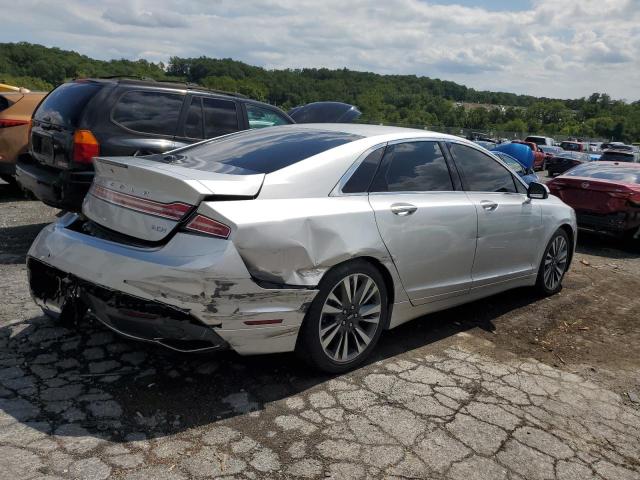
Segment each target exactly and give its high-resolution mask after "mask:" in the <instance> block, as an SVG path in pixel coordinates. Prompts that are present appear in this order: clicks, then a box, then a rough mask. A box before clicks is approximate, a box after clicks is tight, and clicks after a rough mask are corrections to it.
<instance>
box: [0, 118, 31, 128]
mask: <svg viewBox="0 0 640 480" xmlns="http://www.w3.org/2000/svg"><path fill="white" fill-rule="evenodd" d="M28 123H29V120H13V119H11V118H0V128H10V127H19V126H20V125H26V124H28Z"/></svg>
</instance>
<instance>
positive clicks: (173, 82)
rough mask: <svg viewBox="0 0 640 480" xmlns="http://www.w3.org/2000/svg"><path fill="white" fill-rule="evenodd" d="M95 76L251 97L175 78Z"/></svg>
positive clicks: (100, 78)
mask: <svg viewBox="0 0 640 480" xmlns="http://www.w3.org/2000/svg"><path fill="white" fill-rule="evenodd" d="M93 78H96V79H98V80H133V81H137V82H145V83H148V84H154V83H166V84H171V85H176V86H182V87H186V88H188V89H191V90H198V91H201V92H211V93H218V94H220V95H228V96H230V97H237V98H249V97H247V96H246V95H243V94H241V93H237V92H227V91H225V90H218V89H216V88H207V87H203V86H202V85H198V84H197V83H192V82H181V81H179V80H173V79H170V78H166V79H159V80H158V79H155V78H150V77H141V76H137V75H102V76H100V77H93ZM76 80H77V79H76Z"/></svg>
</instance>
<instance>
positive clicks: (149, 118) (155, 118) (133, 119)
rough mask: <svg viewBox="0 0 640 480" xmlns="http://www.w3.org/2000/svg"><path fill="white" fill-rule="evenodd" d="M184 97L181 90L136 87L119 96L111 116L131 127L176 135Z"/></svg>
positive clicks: (117, 121)
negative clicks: (166, 90) (175, 91)
mask: <svg viewBox="0 0 640 480" xmlns="http://www.w3.org/2000/svg"><path fill="white" fill-rule="evenodd" d="M183 100H184V96H183V95H181V94H178V93H166V92H145V91H138V90H133V91H130V92H127V93H125V94H124V95H122V96H121V97H120V99H119V100H118V103H117V104H116V106H115V107H114V109H113V112H112V114H111V118H112V119H113V121H114V122H116V123H117V124H119V125H121V126H123V127H125V128H128V129H129V130H133V131H136V132H142V133H152V134H155V135H166V136H173V135H175V133H176V128H177V127H178V117H179V116H180V109H181V108H182V102H183Z"/></svg>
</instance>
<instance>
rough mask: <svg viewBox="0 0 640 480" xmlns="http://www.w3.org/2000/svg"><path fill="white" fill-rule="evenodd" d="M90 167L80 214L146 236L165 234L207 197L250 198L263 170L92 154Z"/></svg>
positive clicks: (151, 239)
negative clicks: (228, 169) (230, 170)
mask: <svg viewBox="0 0 640 480" xmlns="http://www.w3.org/2000/svg"><path fill="white" fill-rule="evenodd" d="M94 168H95V171H96V175H95V177H94V180H93V185H92V187H91V190H90V191H89V194H88V195H87V196H86V197H85V200H84V203H83V206H82V212H83V213H84V215H85V216H87V217H88V218H89V219H90V220H92V221H93V222H95V223H97V224H99V225H100V226H102V227H105V228H107V229H110V230H114V231H116V232H119V233H122V234H125V235H128V236H130V237H133V238H136V239H140V240H145V241H149V242H160V241H162V240H163V239H164V238H166V237H167V236H168V235H169V234H170V233H171V232H172V231H173V230H175V228H176V227H177V226H178V225H179V224H180V222H181V221H183V220H185V219H186V218H187V217H189V215H190V214H191V213H192V212H193V211H195V210H196V208H197V206H198V205H199V204H200V202H202V201H203V200H204V199H206V198H211V197H215V198H216V199H219V200H224V199H225V197H226V198H229V199H241V198H244V199H250V198H254V197H255V196H256V195H258V193H259V192H260V188H261V187H262V182H263V181H264V176H265V175H264V174H262V173H260V174H255V175H234V174H226V173H217V172H209V171H203V170H196V169H193V168H186V167H181V166H178V165H172V164H165V163H162V162H159V161H156V160H152V159H150V158H142V157H110V158H101V157H96V158H95V159H94Z"/></svg>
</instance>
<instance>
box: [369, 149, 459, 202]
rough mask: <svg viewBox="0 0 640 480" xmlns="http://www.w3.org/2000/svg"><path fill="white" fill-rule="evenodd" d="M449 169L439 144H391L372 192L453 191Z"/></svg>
mask: <svg viewBox="0 0 640 480" xmlns="http://www.w3.org/2000/svg"><path fill="white" fill-rule="evenodd" d="M452 190H453V183H452V182H451V175H450V174H449V168H448V167H447V162H446V161H445V158H444V155H443V154H442V150H441V149H440V145H439V144H438V143H437V142H403V143H397V144H394V145H389V146H388V147H387V150H386V152H385V154H384V160H383V164H382V166H381V168H380V170H379V171H378V174H377V175H376V178H375V180H374V182H373V185H372V187H371V191H372V192H439V191H452Z"/></svg>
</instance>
